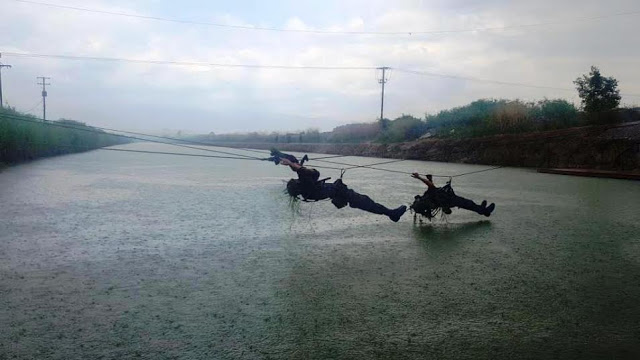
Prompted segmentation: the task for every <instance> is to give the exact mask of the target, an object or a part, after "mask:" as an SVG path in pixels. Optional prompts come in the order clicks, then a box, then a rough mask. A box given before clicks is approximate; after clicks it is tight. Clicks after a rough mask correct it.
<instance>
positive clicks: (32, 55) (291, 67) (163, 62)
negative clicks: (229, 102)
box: [3, 52, 640, 97]
mask: <svg viewBox="0 0 640 360" xmlns="http://www.w3.org/2000/svg"><path fill="white" fill-rule="evenodd" d="M3 54H4V55H9V56H16V57H27V58H53V59H63V60H78V61H84V60H88V61H106V62H127V63H136V64H155V65H175V66H184V65H186V66H209V67H231V68H253V69H286V70H379V69H382V68H380V67H375V66H295V65H252V64H221V63H207V62H190V61H166V60H140V59H127V58H115V57H94V56H81V55H56V54H37V53H18V52H3ZM386 69H388V70H389V69H393V70H396V71H398V72H401V73H406V74H413V75H419V76H434V77H441V78H449V79H455V80H466V81H474V82H483V83H491V84H496V85H505V86H521V87H528V88H534V89H547V90H560V91H575V89H571V88H561V87H553V86H544V85H535V84H526V83H518V82H508V81H500V80H491V79H482V78H476V77H471V76H462V75H453V74H442V73H436V72H430V71H418V70H409V69H403V68H395V67H386ZM378 81H380V80H378ZM620 95H622V96H627V97H640V94H620Z"/></svg>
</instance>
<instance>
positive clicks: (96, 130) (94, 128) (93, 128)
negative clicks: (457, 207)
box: [0, 113, 503, 178]
mask: <svg viewBox="0 0 640 360" xmlns="http://www.w3.org/2000/svg"><path fill="white" fill-rule="evenodd" d="M1 117H5V118H9V119H13V120H18V121H24V122H30V123H36V124H45V125H48V126H54V127H61V128H67V129H73V130H80V131H85V132H90V133H94V134H99V135H111V136H117V137H122V138H129V139H134V140H140V141H147V142H153V143H158V144H165V145H172V146H178V147H184V148H188V149H195V150H201V151H210V152H215V153H222V154H226V155H233V157H224V158H228V159H236V160H240V159H242V160H266V159H263V158H258V157H253V156H248V155H243V154H234V153H229V152H224V151H218V150H212V149H203V148H198V147H194V146H188V145H182V144H175V143H168V142H162V141H158V140H151V139H145V138H140V137H136V136H130V135H121V134H114V133H109V132H105V130H106V131H116V132H124V133H131V134H139V135H142V136H149V137H157V138H165V139H171V140H178V141H181V140H180V139H172V138H168V137H160V136H155V135H146V134H141V133H135V132H129V131H122V130H115V129H108V128H101V127H97V126H87V127H86V128H83V127H77V126H71V125H67V124H61V123H57V122H53V121H48V120H47V121H42V120H35V119H33V118H30V117H26V116H19V115H11V114H6V113H0V118H1ZM208 146H211V145H208ZM94 149H95V150H101V149H106V148H94ZM112 151H124V150H123V149H118V150H112ZM127 152H144V153H164V154H167V155H185V156H194V155H196V154H179V153H169V152H150V151H143V150H135V151H134V150H127ZM201 157H207V156H201ZM208 157H213V156H208ZM220 158H222V157H220ZM310 161H312V160H310ZM315 161H319V162H326V163H330V164H337V165H345V166H349V168H347V169H345V168H337V167H330V166H314V167H316V168H319V169H331V170H340V171H344V170H348V169H356V168H364V169H371V170H377V171H384V172H390V173H398V174H405V175H411V174H413V173H411V172H407V171H400V170H391V169H383V168H377V167H373V166H375V165H382V164H388V163H394V162H401V161H405V159H396V160H391V161H385V162H382V163H375V164H369V165H355V164H349V163H343V162H337V161H330V160H320V159H315ZM502 167H503V166H498V167H494V168H490V169H483V170H478V171H472V172H469V173H464V174H458V175H435V174H430V175H432V176H434V177H442V178H454V177H459V176H463V175H469V174H475V173H480V172H485V171H491V170H496V169H500V168H502Z"/></svg>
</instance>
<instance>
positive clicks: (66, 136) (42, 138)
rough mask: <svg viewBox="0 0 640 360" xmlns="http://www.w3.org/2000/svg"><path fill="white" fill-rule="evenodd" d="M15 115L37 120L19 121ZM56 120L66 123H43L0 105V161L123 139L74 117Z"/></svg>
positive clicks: (8, 161)
mask: <svg viewBox="0 0 640 360" xmlns="http://www.w3.org/2000/svg"><path fill="white" fill-rule="evenodd" d="M16 118H22V119H26V120H30V121H37V122H26V121H20V120H18V119H16ZM56 123H60V124H63V125H64V126H66V127H64V128H63V127H57V126H51V125H47V124H46V123H44V122H40V121H39V120H38V119H37V118H36V117H35V116H32V115H27V114H23V113H19V112H17V111H15V110H14V109H6V108H4V109H0V163H4V164H14V163H18V162H22V161H28V160H33V159H37V158H41V157H46V156H55V155H61V154H68V153H75V152H81V151H87V150H92V149H97V148H100V147H104V146H110V145H115V144H121V143H125V142H127V141H126V140H124V139H122V138H119V137H117V136H113V135H110V134H107V133H105V132H102V131H100V130H97V129H94V128H92V127H90V126H87V125H85V124H84V123H80V122H77V121H72V120H64V119H62V120H58V121H57V122H56ZM72 127H75V128H78V129H87V130H91V132H89V131H83V130H78V129H73V128H72Z"/></svg>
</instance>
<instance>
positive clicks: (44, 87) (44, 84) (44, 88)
mask: <svg viewBox="0 0 640 360" xmlns="http://www.w3.org/2000/svg"><path fill="white" fill-rule="evenodd" d="M37 78H38V79H40V80H42V82H41V83H38V85H42V121H46V120H47V85H51V84H50V83H47V80H49V79H51V78H50V77H44V76H38V77H37Z"/></svg>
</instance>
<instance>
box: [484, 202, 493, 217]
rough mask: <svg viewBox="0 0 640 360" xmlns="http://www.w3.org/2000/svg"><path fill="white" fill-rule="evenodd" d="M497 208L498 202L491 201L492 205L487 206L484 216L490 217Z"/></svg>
mask: <svg viewBox="0 0 640 360" xmlns="http://www.w3.org/2000/svg"><path fill="white" fill-rule="evenodd" d="M495 208H496V204H494V203H491V205H489V206H487V208H486V209H485V211H484V214H483V215H484V216H486V217H489V216H491V213H492V212H493V210H494V209H495Z"/></svg>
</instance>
